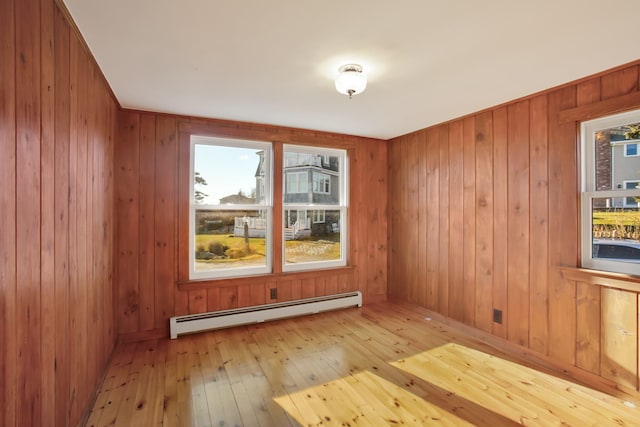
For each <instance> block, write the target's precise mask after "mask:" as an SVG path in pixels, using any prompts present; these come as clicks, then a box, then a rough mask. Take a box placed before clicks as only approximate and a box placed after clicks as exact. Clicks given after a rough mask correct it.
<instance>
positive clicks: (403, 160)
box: [394, 139, 411, 299]
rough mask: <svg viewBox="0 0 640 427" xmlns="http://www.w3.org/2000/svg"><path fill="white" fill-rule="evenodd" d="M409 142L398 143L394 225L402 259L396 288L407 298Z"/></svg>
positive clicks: (409, 225) (399, 255)
mask: <svg viewBox="0 0 640 427" xmlns="http://www.w3.org/2000/svg"><path fill="white" fill-rule="evenodd" d="M408 146H409V143H408V141H407V140H406V139H405V140H404V141H402V143H400V149H399V152H398V164H399V168H398V185H399V187H398V188H399V191H398V192H397V199H396V201H395V203H398V212H397V213H398V217H397V218H398V221H397V222H396V224H395V227H394V233H397V234H398V240H397V241H396V243H397V245H398V247H397V251H398V257H399V259H402V260H404V261H403V262H402V263H400V264H398V273H399V274H398V276H397V280H398V284H399V285H400V286H399V287H398V288H397V289H398V290H399V292H400V294H399V295H398V297H400V298H403V299H404V298H407V297H408V295H409V292H411V286H410V283H409V280H408V279H409V273H408V272H407V270H408V269H409V268H410V266H411V264H410V256H411V254H410V253H409V249H408V241H409V236H408V235H409V232H410V230H411V228H410V227H411V224H409V203H410V201H409V200H408V198H409V196H408V192H409V188H408V170H409V147H408Z"/></svg>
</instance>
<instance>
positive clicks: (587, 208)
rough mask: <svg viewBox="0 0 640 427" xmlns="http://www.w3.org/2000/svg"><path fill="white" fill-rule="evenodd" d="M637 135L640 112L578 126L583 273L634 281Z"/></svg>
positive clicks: (638, 236)
mask: <svg viewBox="0 0 640 427" xmlns="http://www.w3.org/2000/svg"><path fill="white" fill-rule="evenodd" d="M639 133H640V111H633V112H629V113H623V114H617V115H614V116H609V117H605V118H601V119H596V120H591V121H588V122H584V123H582V126H581V138H582V159H583V161H582V165H583V171H582V197H581V216H582V221H581V224H582V266H583V267H586V268H593V269H598V270H606V271H614V272H621V273H629V274H635V275H640V211H639V209H638V206H639V204H640V187H638V183H640V161H638V159H637V158H634V157H637V144H636V143H627V142H626V141H629V140H637V139H638V137H639V135H638V134H639ZM630 146H635V147H633V148H630ZM634 150H635V151H634ZM630 153H635V154H630Z"/></svg>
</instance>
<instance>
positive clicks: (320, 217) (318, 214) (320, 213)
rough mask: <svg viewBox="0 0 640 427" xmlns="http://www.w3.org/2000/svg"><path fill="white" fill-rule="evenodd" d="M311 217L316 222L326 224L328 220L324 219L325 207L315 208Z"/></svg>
mask: <svg viewBox="0 0 640 427" xmlns="http://www.w3.org/2000/svg"><path fill="white" fill-rule="evenodd" d="M311 218H312V219H313V223H314V224H324V223H325V222H326V221H325V219H324V218H325V217H324V209H315V210H314V211H313V214H312V217H311Z"/></svg>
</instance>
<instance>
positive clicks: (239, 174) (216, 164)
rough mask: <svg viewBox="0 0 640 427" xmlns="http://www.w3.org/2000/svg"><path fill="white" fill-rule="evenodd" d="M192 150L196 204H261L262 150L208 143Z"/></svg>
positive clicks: (263, 181) (263, 160) (262, 179)
mask: <svg viewBox="0 0 640 427" xmlns="http://www.w3.org/2000/svg"><path fill="white" fill-rule="evenodd" d="M194 150H195V152H194V169H193V170H194V201H195V203H196V204H201V205H228V204H238V205H247V204H265V155H264V151H263V150H259V149H256V148H238V147H227V146H219V145H209V144H195V146H194Z"/></svg>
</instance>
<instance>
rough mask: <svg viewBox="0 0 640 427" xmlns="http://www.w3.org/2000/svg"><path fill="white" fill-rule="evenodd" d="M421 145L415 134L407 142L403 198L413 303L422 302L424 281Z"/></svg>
mask: <svg viewBox="0 0 640 427" xmlns="http://www.w3.org/2000/svg"><path fill="white" fill-rule="evenodd" d="M418 156H419V145H418V139H417V135H416V134H413V135H411V136H410V137H409V139H408V141H407V154H406V159H407V166H406V179H407V189H406V192H405V195H404V196H403V202H404V203H405V206H406V212H407V215H406V217H405V221H404V224H405V227H406V228H405V231H404V238H405V243H404V246H405V248H406V252H405V256H406V268H405V274H406V275H405V280H406V281H407V287H408V289H409V292H408V298H409V299H410V300H412V301H415V300H420V298H419V296H418V286H419V283H420V282H421V281H422V280H423V277H421V276H420V269H419V265H420V262H421V260H420V259H419V256H420V253H419V251H418V240H420V237H421V236H419V231H420V228H419V223H418V211H419V209H420V205H419V204H420V197H419V196H418V183H419V173H420V172H419V170H418V165H419V163H418V162H419V159H418Z"/></svg>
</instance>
